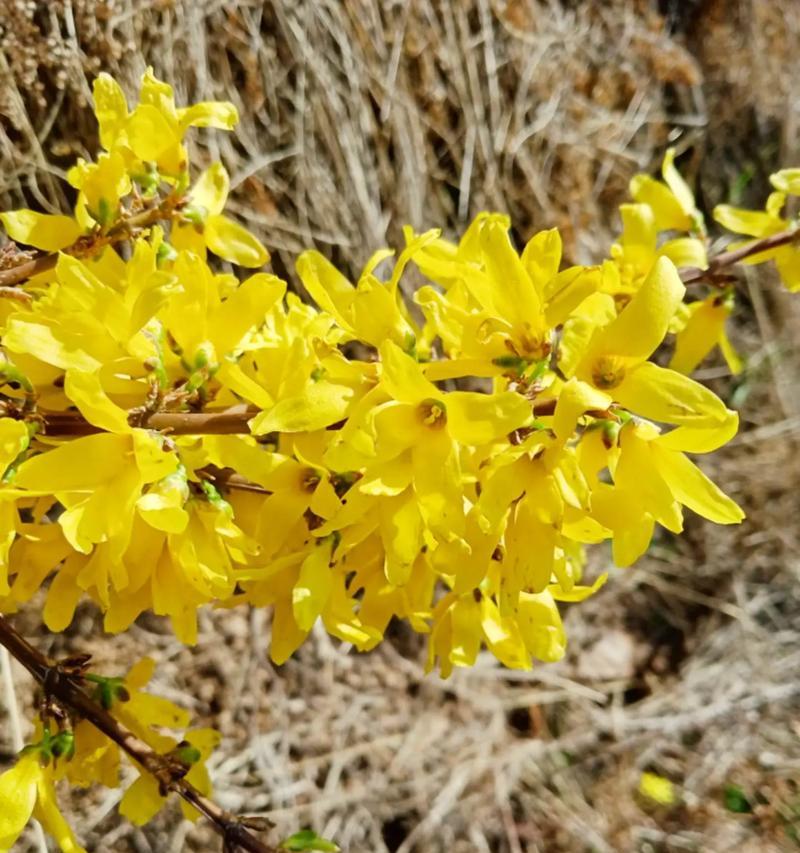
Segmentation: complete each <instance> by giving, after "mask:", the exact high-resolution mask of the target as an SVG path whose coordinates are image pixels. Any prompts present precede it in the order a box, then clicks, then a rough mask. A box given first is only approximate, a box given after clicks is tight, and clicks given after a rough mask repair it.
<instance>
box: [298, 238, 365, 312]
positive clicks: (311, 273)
mask: <svg viewBox="0 0 800 853" xmlns="http://www.w3.org/2000/svg"><path fill="white" fill-rule="evenodd" d="M295 269H296V270H297V274H298V275H299V276H300V281H302V282H303V286H304V287H305V289H306V290H307V291H308V293H309V295H310V296H311V298H312V299H313V300H314V302H316V303H317V305H319V307H320V308H322V309H323V310H324V311H327V312H328V313H329V314H331V315H332V316H333V317H335V318H336V322H337V323H338V324H339V325H340V326H341V327H342V328H343V329H350V324H349V321H348V320H347V319H346V315H347V314H348V312H349V310H350V305H351V303H352V301H353V299H354V297H355V292H356V289H355V288H354V287H353V285H352V284H351V283H350V282H349V281H348V280H347V279H346V278H345V277H344V276H343V275H342V274H341V273H340V272H339V270H337V269H336V267H335V266H333V264H332V263H331V262H330V261H329V260H328V259H327V258H326V257H324V255H321V254H320V253H319V252H316V251H313V250H309V251H306V252H303V253H302V254H301V255H300V257H299V258H298V259H297V263H296V264H295Z"/></svg>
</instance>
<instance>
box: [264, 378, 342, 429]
mask: <svg viewBox="0 0 800 853" xmlns="http://www.w3.org/2000/svg"><path fill="white" fill-rule="evenodd" d="M352 396H353V389H352V388H348V387H347V386H346V385H334V384H333V383H332V382H326V381H325V380H320V381H319V382H310V383H309V384H308V385H307V386H306V388H305V391H304V392H303V394H301V395H299V396H297V397H287V398H286V399H284V400H280V401H279V402H278V403H276V404H275V405H274V406H273V407H272V408H271V409H267V410H266V411H263V412H259V413H258V414H257V415H256V416H255V417H254V418H253V419H252V420H251V421H250V422H249V423H250V432H251V433H252V434H253V435H265V434H266V433H268V432H311V431H312V430H316V429H324V428H325V427H327V426H330V425H331V424H334V423H336V422H337V421H340V420H342V418H344V416H345V414H346V413H347V407H348V405H349V403H350V400H351V399H352Z"/></svg>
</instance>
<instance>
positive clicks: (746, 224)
mask: <svg viewBox="0 0 800 853" xmlns="http://www.w3.org/2000/svg"><path fill="white" fill-rule="evenodd" d="M714 219H716V220H717V222H719V224H720V225H721V226H722V227H723V228H727V229H728V230H729V231H733V232H734V233H736V234H748V235H749V236H751V237H763V236H764V235H766V234H771V233H773V232H775V231H777V230H779V228H780V223H779V222H776V220H775V218H774V217H772V216H770V215H769V214H768V213H765V212H764V211H763V210H742V208H739V207H731V206H730V205H729V204H719V205H717V206H716V207H715V208H714Z"/></svg>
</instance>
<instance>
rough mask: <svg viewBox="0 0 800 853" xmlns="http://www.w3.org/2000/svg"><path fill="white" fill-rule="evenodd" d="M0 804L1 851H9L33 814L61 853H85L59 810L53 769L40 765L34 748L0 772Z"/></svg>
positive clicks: (39, 759) (40, 762) (39, 758)
mask: <svg viewBox="0 0 800 853" xmlns="http://www.w3.org/2000/svg"><path fill="white" fill-rule="evenodd" d="M0 806H2V808H0V851H10V850H11V849H12V847H13V846H14V843H15V842H16V840H17V838H18V837H19V835H20V833H21V832H22V830H23V829H24V828H25V826H26V824H27V823H28V821H29V820H30V819H31V817H34V818H36V820H38V821H39V822H40V823H41V824H42V826H43V827H44V829H45V832H47V833H48V834H49V835H51V836H52V837H53V838H54V839H55V841H56V843H57V844H58V846H59V849H60V850H62V851H63V853H86V851H85V850H84V848H83V847H81V846H80V845H79V844H78V842H77V841H76V839H75V836H74V834H73V832H72V830H71V829H70V828H69V826H68V824H67V822H66V821H65V820H64V817H63V816H62V814H61V812H60V811H59V808H58V801H57V799H56V790H55V783H54V779H53V769H52V768H51V767H49V766H43V765H42V761H41V757H40V756H39V754H38V752H37V751H35V750H33V751H30V752H26V753H23V754H22V756H21V757H20V758H19V759H18V761H17V763H16V764H15V765H14V766H13V767H12V768H11V769H10V770H7V771H6V772H5V773H3V775H2V776H0Z"/></svg>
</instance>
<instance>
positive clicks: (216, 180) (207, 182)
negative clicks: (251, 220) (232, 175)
mask: <svg viewBox="0 0 800 853" xmlns="http://www.w3.org/2000/svg"><path fill="white" fill-rule="evenodd" d="M229 190H230V179H229V178H228V172H227V171H226V169H225V167H224V166H223V165H222V163H213V164H212V165H211V166H209V167H208V169H206V170H205V172H203V173H202V174H201V175H200V177H199V178H198V179H197V181H195V185H194V186H193V187H192V191H191V193H189V199H190V202H191V204H192V205H194V206H197V207H200V208H202V209H203V210H204V211H205V213H206V215H209V216H215V215H217V214H218V213H222V211H223V209H224V208H225V201H226V200H227V198H228V191H229Z"/></svg>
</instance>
